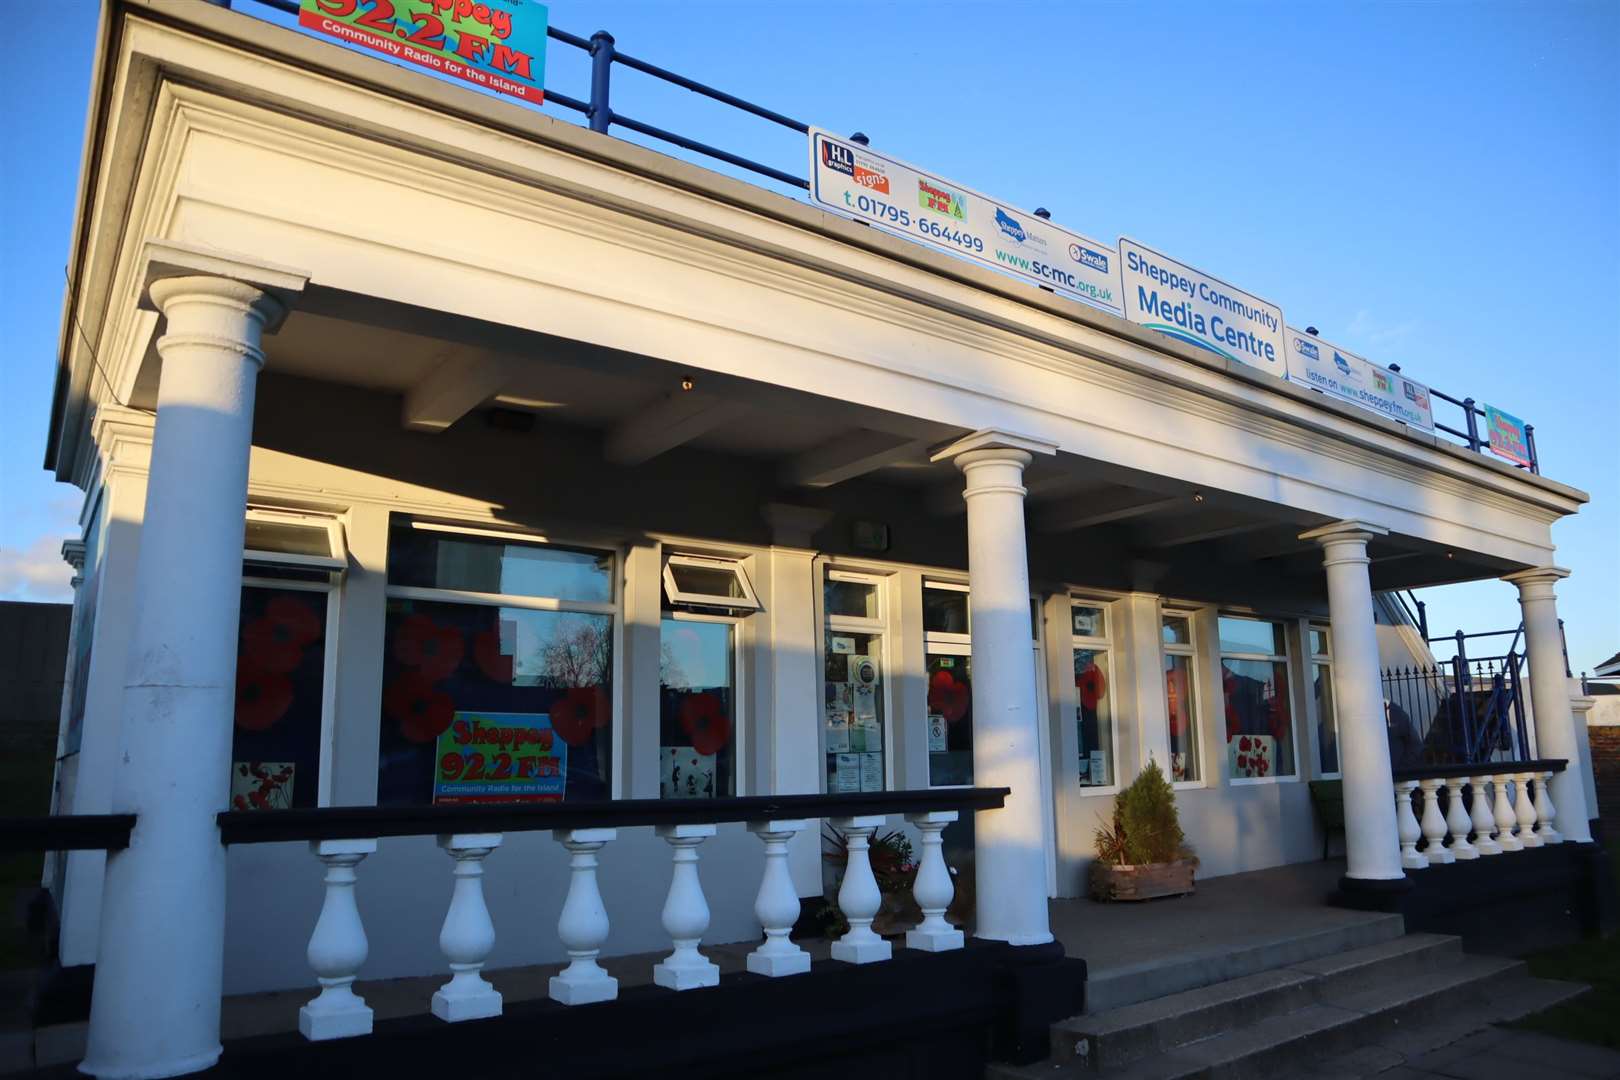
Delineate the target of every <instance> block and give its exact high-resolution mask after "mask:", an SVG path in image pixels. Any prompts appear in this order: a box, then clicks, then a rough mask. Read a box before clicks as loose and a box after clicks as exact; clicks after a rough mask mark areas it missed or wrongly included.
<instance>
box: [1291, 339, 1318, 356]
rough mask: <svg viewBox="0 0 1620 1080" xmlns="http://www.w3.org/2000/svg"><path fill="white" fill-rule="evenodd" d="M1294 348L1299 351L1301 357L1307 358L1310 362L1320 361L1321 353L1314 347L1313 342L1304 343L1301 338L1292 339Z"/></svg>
mask: <svg viewBox="0 0 1620 1080" xmlns="http://www.w3.org/2000/svg"><path fill="white" fill-rule="evenodd" d="M1294 348H1296V349H1298V350H1299V355H1301V356H1305V357H1309V358H1310V359H1312V360H1320V359H1322V351H1321V350H1320V349H1318V348H1317V347H1316V344H1315V342H1311V341H1306V340H1305V339H1304V338H1302V337H1297V338H1295V339H1294Z"/></svg>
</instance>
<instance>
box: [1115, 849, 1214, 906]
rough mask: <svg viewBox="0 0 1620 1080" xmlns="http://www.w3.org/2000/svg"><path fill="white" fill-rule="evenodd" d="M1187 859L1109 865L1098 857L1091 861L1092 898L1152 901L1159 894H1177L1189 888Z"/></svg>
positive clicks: (1194, 866) (1191, 866)
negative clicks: (1133, 864)
mask: <svg viewBox="0 0 1620 1080" xmlns="http://www.w3.org/2000/svg"><path fill="white" fill-rule="evenodd" d="M1197 868H1198V864H1197V863H1196V862H1194V861H1193V860H1191V859H1177V860H1176V861H1175V862H1167V863H1144V864H1143V865H1141V866H1110V865H1109V864H1107V863H1104V862H1103V861H1102V860H1100V859H1099V860H1097V861H1096V862H1094V863H1092V864H1091V898H1092V899H1093V900H1152V899H1154V898H1155V897H1159V896H1181V895H1184V894H1186V893H1190V892H1192V891H1193V871H1194V870H1196V869H1197Z"/></svg>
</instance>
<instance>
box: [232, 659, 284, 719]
mask: <svg viewBox="0 0 1620 1080" xmlns="http://www.w3.org/2000/svg"><path fill="white" fill-rule="evenodd" d="M292 702H293V687H292V680H290V679H288V678H287V676H285V675H283V674H281V673H280V672H278V671H264V670H262V669H260V668H257V667H253V666H251V665H246V666H245V665H241V664H238V665H237V668H236V726H237V727H239V728H241V729H242V730H243V731H267V730H269V729H270V728H271V727H274V726H275V723H276V721H277V720H280V719H281V718H282V717H283V716H286V715H287V710H288V709H290V708H292Z"/></svg>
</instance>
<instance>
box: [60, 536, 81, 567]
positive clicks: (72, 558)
mask: <svg viewBox="0 0 1620 1080" xmlns="http://www.w3.org/2000/svg"><path fill="white" fill-rule="evenodd" d="M62 560H63V561H64V562H66V563H67V564H68V565H69V566H71V567H73V572H74V574H82V573H84V541H83V540H64V541H62Z"/></svg>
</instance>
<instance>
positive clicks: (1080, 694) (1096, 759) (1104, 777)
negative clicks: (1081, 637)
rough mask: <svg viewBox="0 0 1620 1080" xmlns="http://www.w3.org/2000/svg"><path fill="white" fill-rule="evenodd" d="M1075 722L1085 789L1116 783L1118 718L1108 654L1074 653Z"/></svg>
mask: <svg viewBox="0 0 1620 1080" xmlns="http://www.w3.org/2000/svg"><path fill="white" fill-rule="evenodd" d="M1074 688H1075V699H1076V701H1075V722H1076V724H1077V726H1078V727H1079V730H1080V761H1079V775H1080V786H1081V787H1107V786H1108V785H1110V784H1112V783H1113V782H1114V718H1113V710H1112V709H1111V708H1110V707H1109V703H1108V701H1109V699H1108V654H1107V653H1106V652H1104V651H1102V650H1095V651H1094V650H1091V649H1076V650H1074Z"/></svg>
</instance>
